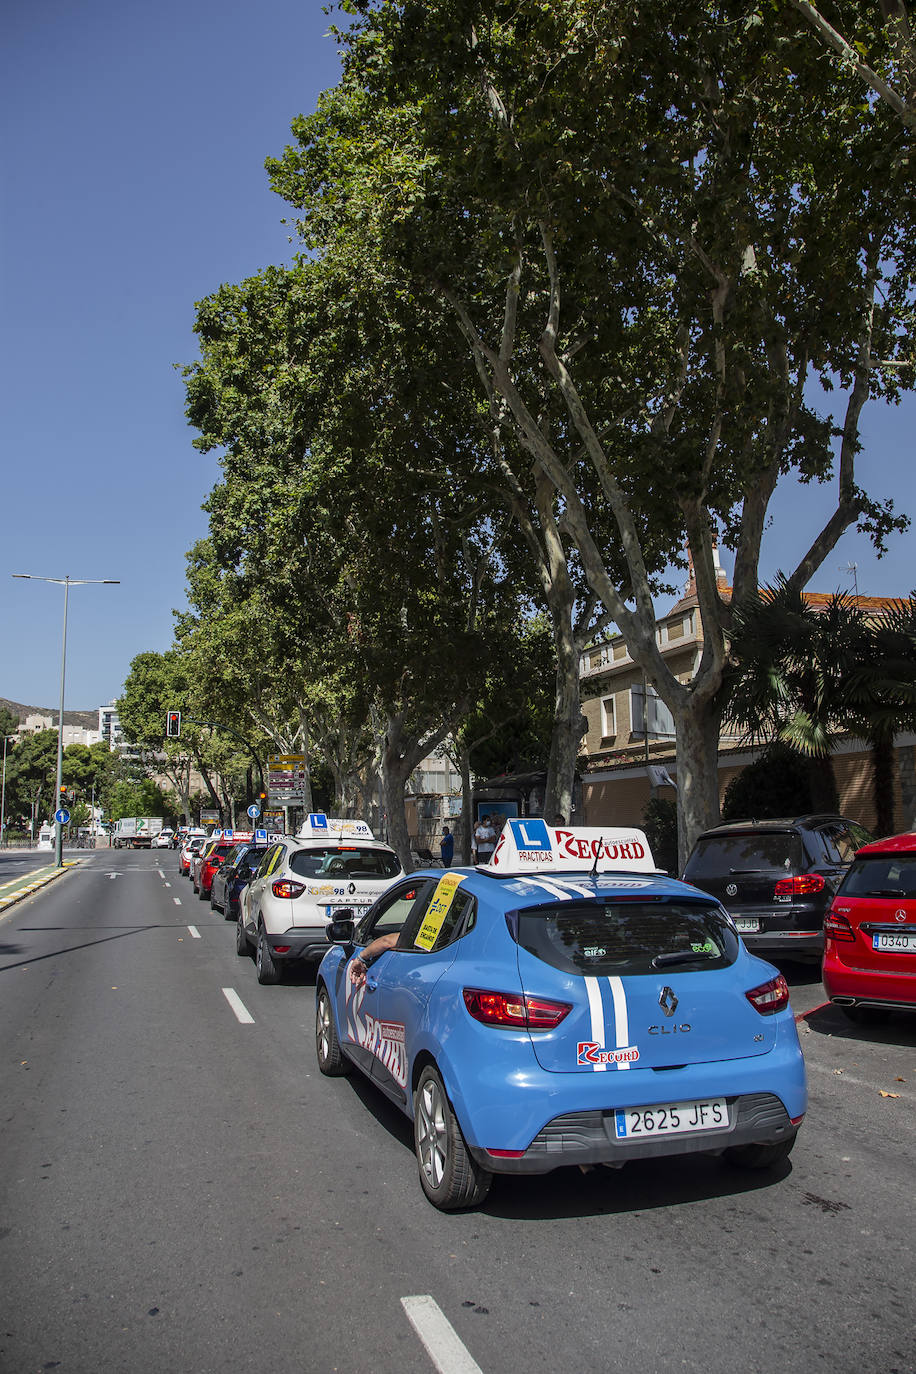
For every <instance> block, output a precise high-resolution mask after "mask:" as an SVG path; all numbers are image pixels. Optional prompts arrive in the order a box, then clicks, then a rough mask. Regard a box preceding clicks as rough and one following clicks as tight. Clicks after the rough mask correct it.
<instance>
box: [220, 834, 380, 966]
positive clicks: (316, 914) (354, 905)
mask: <svg viewBox="0 0 916 1374" xmlns="http://www.w3.org/2000/svg"><path fill="white" fill-rule="evenodd" d="M366 829H367V831H368V828H366ZM368 836H369V837H368V838H366V836H365V835H360V836H349V835H335V834H328V835H326V836H325V837H324V838H318V837H314V838H301V837H297V838H295V839H294V838H292V837H291V836H282V837H278V838H277V839H276V840H275V841H274V843H273V844H271V845H270V847H269V848H268V850H267V851H266V853H265V855H264V857H263V859H262V860H261V862H260V864H259V865H258V868H257V871H256V872H255V874H254V876H253V877H252V879H251V882H250V883H249V884H248V886H247V887H246V888H245V889H244V891H243V892H242V894H241V897H240V900H239V918H238V925H237V931H236V950H237V952H238V953H239V954H240V955H247V954H249V953H250V951H251V948H252V947H254V949H255V964H256V967H257V972H258V982H259V983H278V982H279V981H280V979H281V977H282V976H283V968H284V966H286V965H287V964H290V963H293V962H296V961H299V960H310V961H314V962H317V961H318V960H320V959H321V958H323V957H324V954H325V953H326V951H327V949H328V938H327V934H326V927H327V924H328V921H330V920H331V919H333V917H334V916H336V915H337V913H338V912H340V911H342V910H344V909H348V910H352V911H354V912H355V913H356V915H357V916H358V915H361V914H362V912H363V911H364V910H365V909H366V908H367V907H370V906H371V905H372V903H373V902H374V901H375V899H376V898H377V897H379V896H381V894H382V893H383V892H385V891H387V889H388V888H389V887H390V886H391V884H392V883H393V882H395V881H396V880H397V879H398V878H402V877H404V876H405V874H404V870H403V869H402V867H401V864H400V861H399V859H398V856H397V854H395V852H394V850H393V849H391V848H390V846H388V845H387V844H382V843H381V842H380V841H378V840H375V839H373V838H372V837H371V832H368Z"/></svg>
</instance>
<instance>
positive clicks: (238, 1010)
mask: <svg viewBox="0 0 916 1374" xmlns="http://www.w3.org/2000/svg"><path fill="white" fill-rule="evenodd" d="M222 992H223V996H224V997H225V999H226V1001H227V1002H228V1003H229V1005H230V1007H231V1008H232V1010H233V1011H234V1012H235V1014H236V1016H237V1017H238V1019H239V1021H241V1023H242V1025H243V1026H253V1025H254V1017H253V1016H252V1014H251V1012H250V1011H249V1010H248V1008H247V1007H246V1006H245V1003H244V1002H243V1001H242V999H241V997H239V995H238V993H237V992H236V991H235V989H234V988H223V990H222Z"/></svg>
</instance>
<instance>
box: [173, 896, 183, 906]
mask: <svg viewBox="0 0 916 1374" xmlns="http://www.w3.org/2000/svg"><path fill="white" fill-rule="evenodd" d="M172 901H173V902H174V903H175V905H176V906H181V898H180V897H173V898H172Z"/></svg>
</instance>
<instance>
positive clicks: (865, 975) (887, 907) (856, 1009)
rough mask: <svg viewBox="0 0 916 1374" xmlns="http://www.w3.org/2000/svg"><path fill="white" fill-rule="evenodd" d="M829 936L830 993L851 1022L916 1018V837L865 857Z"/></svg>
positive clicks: (873, 847)
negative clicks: (907, 1014)
mask: <svg viewBox="0 0 916 1374" xmlns="http://www.w3.org/2000/svg"><path fill="white" fill-rule="evenodd" d="M824 936H825V946H824V964H823V978H824V988H825V990H826V993H827V996H828V997H829V998H830V1000H831V1002H833V1003H834V1004H835V1005H836V1006H838V1007H839V1008H840V1009H841V1010H842V1011H843V1012H844V1013H845V1014H846V1016H848V1017H849V1019H850V1020H851V1021H864V1020H871V1019H875V1018H877V1017H879V1016H881V1015H883V1014H886V1013H887V1012H888V1011H892V1010H902V1011H916V833H913V832H911V833H909V834H906V835H892V836H890V838H888V839H884V840H875V841H874V843H873V844H868V845H864V846H863V848H862V849H860V850H859V851H858V853H857V854H856V856H855V859H854V860H853V862H852V865H851V867H850V868H849V870H848V872H847V873H846V876H845V877H844V879H843V881H842V883H841V884H840V889H839V891H838V892H837V894H836V896H835V897H834V899H833V902H832V903H831V906H830V910H829V911H828V912H827V918H826V920H825V922H824Z"/></svg>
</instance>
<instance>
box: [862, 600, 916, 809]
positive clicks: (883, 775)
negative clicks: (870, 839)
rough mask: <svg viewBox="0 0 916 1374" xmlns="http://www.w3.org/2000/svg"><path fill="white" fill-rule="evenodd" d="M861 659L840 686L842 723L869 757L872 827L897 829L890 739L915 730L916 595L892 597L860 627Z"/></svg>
mask: <svg viewBox="0 0 916 1374" xmlns="http://www.w3.org/2000/svg"><path fill="white" fill-rule="evenodd" d="M862 636H863V648H862V653H861V656H860V662H859V664H858V665H857V667H856V668H855V669H854V670H853V672H852V673H851V674H850V675H849V678H848V680H847V682H846V684H845V691H846V709H845V712H844V723H845V725H846V726H847V728H848V729H850V730H853V731H855V733H856V734H859V735H861V736H862V738H863V739H865V740H866V741H867V743H868V746H869V749H870V751H871V756H872V785H873V788H874V801H875V816H876V829H877V832H878V834H879V835H892V834H893V833H894V831H895V830H896V828H897V827H896V824H895V816H894V738H895V736H896V735H897V734H898V733H899V732H900V731H901V730H906V729H909V730H912V729H916V599H914V595H913V594H912V593H911V595H910V599H909V600H907V601H896V602H894V603H893V605H891V606H889V607H888V608H887V609H886V610H884V611H883V612H882V613H881V615H879V616H876V617H874V618H873V619H871V620H867V621H865V622H864V624H863V630H862Z"/></svg>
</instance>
